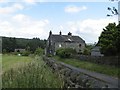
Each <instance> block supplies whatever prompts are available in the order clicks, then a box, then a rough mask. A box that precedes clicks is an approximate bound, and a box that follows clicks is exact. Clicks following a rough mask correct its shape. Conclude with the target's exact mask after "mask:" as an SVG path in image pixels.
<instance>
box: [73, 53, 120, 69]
mask: <svg viewBox="0 0 120 90" xmlns="http://www.w3.org/2000/svg"><path fill="white" fill-rule="evenodd" d="M72 58H75V59H78V60H84V61H89V62H93V63H96V64H103V65H110V66H115V67H120V65H119V57H118V56H109V57H99V56H86V55H74V56H72Z"/></svg>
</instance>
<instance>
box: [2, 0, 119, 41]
mask: <svg viewBox="0 0 120 90" xmlns="http://www.w3.org/2000/svg"><path fill="white" fill-rule="evenodd" d="M55 1H56V2H55ZM64 1H66V2H63V0H61V2H60V1H58V0H50V1H49V2H48V1H47V0H23V1H22V0H21V1H20V0H19V1H18V0H13V1H11V0H0V36H9V37H19V38H21V37H22V38H33V37H39V38H40V39H47V38H48V35H49V31H50V30H51V31H52V33H53V34H58V33H59V32H60V31H61V32H62V34H64V35H66V34H67V33H68V32H71V33H72V35H78V36H80V37H81V38H83V39H84V40H85V41H86V43H94V42H97V41H98V37H99V36H100V33H101V32H102V30H103V28H104V27H105V26H107V25H108V23H110V22H111V23H112V22H116V23H117V22H118V17H117V16H114V17H107V16H106V15H107V14H111V12H110V11H108V10H107V7H108V6H109V7H116V8H118V3H117V2H114V3H113V2H112V3H111V2H110V1H109V0H102V2H100V1H99V0H86V1H84V0H81V1H80V0H78V1H79V2H78V1H77V2H76V0H74V1H73V0H64ZM83 1H84V2H83Z"/></svg>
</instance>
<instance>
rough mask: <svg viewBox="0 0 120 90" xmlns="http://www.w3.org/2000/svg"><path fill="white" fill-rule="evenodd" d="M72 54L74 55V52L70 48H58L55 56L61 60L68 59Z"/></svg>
mask: <svg viewBox="0 0 120 90" xmlns="http://www.w3.org/2000/svg"><path fill="white" fill-rule="evenodd" d="M73 54H76V50H75V49H72V48H60V49H58V50H57V51H56V55H58V56H59V57H61V58H70V57H71V55H73Z"/></svg>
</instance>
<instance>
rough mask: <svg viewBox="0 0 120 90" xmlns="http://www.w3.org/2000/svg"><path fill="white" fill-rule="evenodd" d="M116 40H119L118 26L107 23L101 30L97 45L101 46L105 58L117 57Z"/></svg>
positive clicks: (117, 46)
mask: <svg viewBox="0 0 120 90" xmlns="http://www.w3.org/2000/svg"><path fill="white" fill-rule="evenodd" d="M118 40H120V24H119V25H117V26H116V24H115V23H109V24H108V26H106V27H105V29H103V31H102V33H101V35H100V37H99V41H98V45H100V46H101V52H102V53H103V54H104V55H106V56H111V55H118V53H119V52H118V51H119V50H118V49H119V45H120V44H119V45H118Z"/></svg>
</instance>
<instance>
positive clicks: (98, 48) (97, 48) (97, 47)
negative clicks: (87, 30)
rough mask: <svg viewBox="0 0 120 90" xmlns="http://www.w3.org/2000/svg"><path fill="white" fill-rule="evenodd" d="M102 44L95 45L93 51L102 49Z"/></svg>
mask: <svg viewBox="0 0 120 90" xmlns="http://www.w3.org/2000/svg"><path fill="white" fill-rule="evenodd" d="M100 48H101V47H100V46H95V47H94V48H93V49H92V50H91V51H100Z"/></svg>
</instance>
